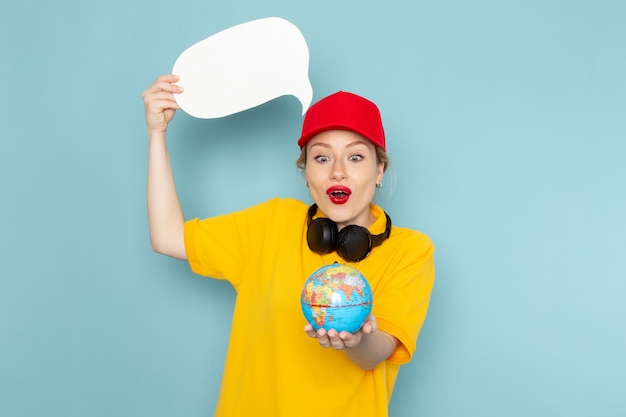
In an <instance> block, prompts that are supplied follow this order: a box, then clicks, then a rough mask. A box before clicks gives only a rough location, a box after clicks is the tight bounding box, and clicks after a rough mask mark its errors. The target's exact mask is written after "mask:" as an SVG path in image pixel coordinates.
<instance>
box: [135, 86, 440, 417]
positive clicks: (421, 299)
mask: <svg viewBox="0 0 626 417" xmlns="http://www.w3.org/2000/svg"><path fill="white" fill-rule="evenodd" d="M177 81H178V77H177V76H175V75H165V76H162V77H159V78H157V80H156V81H155V82H154V83H153V84H152V85H151V86H150V87H148V89H147V90H146V91H145V92H144V94H143V98H144V103H145V111H146V124H147V129H148V139H149V161H148V190H147V199H148V220H149V227H150V237H151V244H152V248H153V250H155V251H156V252H158V253H161V254H164V255H168V256H172V257H175V258H179V259H183V260H187V261H188V262H189V265H190V267H191V269H192V270H193V271H194V272H195V273H197V274H199V275H203V276H207V277H212V278H216V279H224V280H227V281H229V282H230V283H231V284H232V285H233V287H234V288H235V290H236V292H237V299H236V303H235V311H234V316H233V323H232V329H231V335H230V341H229V346H228V354H227V358H226V364H225V368H224V375H223V379H222V388H221V392H220V397H219V400H218V404H217V408H216V411H215V415H216V416H228V417H235V416H245V417H248V416H254V415H262V416H289V417H291V416H319V415H320V414H323V415H338V416H357V415H358V416H386V415H387V413H388V411H387V409H388V403H389V400H390V398H391V393H392V391H393V387H394V383H395V380H396V377H397V375H398V371H399V367H400V365H401V364H404V363H406V362H408V361H409V360H410V359H411V357H412V355H413V352H414V350H415V343H416V341H417V337H418V334H419V331H420V329H421V326H422V323H423V321H424V319H425V317H426V312H427V309H428V303H429V300H430V293H431V290H432V286H433V281H434V264H433V251H434V248H433V245H432V243H431V241H430V240H429V239H428V237H427V236H425V235H424V234H422V233H419V232H416V231H413V230H410V229H407V228H400V227H396V226H392V224H391V219H390V218H389V216H388V215H387V214H386V213H385V212H384V211H383V210H382V209H381V208H380V207H378V206H377V205H375V204H374V203H373V202H372V201H373V198H374V194H375V191H376V188H377V187H380V186H381V183H382V180H383V176H384V173H385V169H386V167H387V162H388V161H387V156H386V154H385V148H386V140H385V133H384V130H383V125H382V121H381V117H380V113H379V110H378V108H377V106H376V105H375V104H374V103H372V102H371V101H369V100H367V99H365V98H363V97H360V96H358V95H355V94H351V93H346V92H338V93H335V94H332V95H330V96H328V97H326V98H324V99H322V100H320V101H319V102H317V103H315V104H314V105H313V106H311V108H310V109H309V110H308V111H307V114H306V116H305V119H304V123H303V128H302V135H301V137H300V138H299V140H298V145H299V146H300V149H301V155H300V158H299V159H298V166H300V167H301V168H302V169H303V171H304V176H305V179H306V184H307V188H308V189H309V192H310V195H311V198H312V200H313V202H314V204H313V205H311V206H309V205H307V204H305V203H303V202H300V201H297V200H294V199H279V198H274V199H271V200H269V201H266V202H263V203H260V204H258V205H256V206H253V207H250V208H248V209H245V210H242V211H238V212H234V213H229V214H225V215H220V216H216V217H213V218H209V219H202V220H200V219H197V218H196V219H191V220H187V221H186V220H185V219H184V217H183V211H182V209H181V206H180V202H179V199H178V196H177V193H176V187H175V184H174V179H173V174H172V167H171V163H170V159H169V156H168V150H167V145H166V129H167V125H168V123H169V122H170V121H171V120H172V117H174V114H175V111H176V110H177V109H179V107H178V105H177V103H176V101H175V99H174V94H175V93H180V92H182V89H181V88H180V87H178V86H177V85H175V83H176V82H177ZM334 262H340V263H344V264H347V265H350V266H353V267H355V268H356V269H358V270H359V271H360V272H361V273H362V274H363V275H364V276H365V277H366V278H367V280H368V282H369V283H370V285H371V287H372V291H373V295H374V303H373V310H372V314H370V316H369V317H368V319H367V320H366V322H365V324H364V325H363V327H362V328H361V329H360V330H359V331H357V332H356V333H353V334H352V333H348V332H345V331H343V332H340V333H339V332H337V331H335V330H329V331H325V330H324V329H320V330H318V331H317V332H316V331H315V330H314V329H313V328H312V326H311V325H310V324H307V323H306V321H305V319H304V316H303V314H302V311H301V308H300V292H301V290H302V286H303V284H304V282H305V281H306V279H307V278H308V277H309V275H310V274H311V273H312V272H313V271H315V270H317V269H318V268H320V267H322V266H324V265H327V264H331V263H334Z"/></svg>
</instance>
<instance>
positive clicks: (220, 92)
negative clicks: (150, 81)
mask: <svg viewBox="0 0 626 417" xmlns="http://www.w3.org/2000/svg"><path fill="white" fill-rule="evenodd" d="M308 70H309V49H308V47H307V44H306V41H305V39H304V36H302V33H301V32H300V30H298V28H297V27H296V26H294V25H293V24H292V23H290V22H288V21H287V20H285V19H282V18H278V17H270V18H265V19H259V20H253V21H251V22H247V23H242V24H240V25H237V26H233V27H231V28H229V29H226V30H223V31H221V32H218V33H216V34H214V35H212V36H210V37H208V38H206V39H204V40H202V41H200V42H198V43H196V44H195V45H192V46H191V47H189V48H188V49H187V50H185V51H184V52H183V53H182V54H181V55H180V56H179V57H178V59H177V60H176V63H175V64H174V68H173V70H172V73H174V74H176V75H179V76H180V80H179V81H178V83H177V84H178V85H180V86H181V87H183V89H184V92H183V93H182V94H176V95H175V97H176V102H177V103H178V105H179V106H180V107H181V108H182V109H183V110H184V111H185V112H187V113H189V114H190V115H191V116H194V117H198V118H202V119H211V118H217V117H224V116H228V115H231V114H234V113H238V112H240V111H243V110H247V109H250V108H252V107H256V106H258V105H261V104H263V103H266V102H268V101H270V100H273V99H275V98H277V97H280V96H283V95H293V96H295V97H297V98H298V100H300V103H301V104H302V114H304V113H306V111H307V109H308V108H309V105H310V104H311V100H312V98H313V88H312V87H311V82H310V81H309V76H308Z"/></svg>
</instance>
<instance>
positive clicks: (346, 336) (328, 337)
mask: <svg viewBox="0 0 626 417" xmlns="http://www.w3.org/2000/svg"><path fill="white" fill-rule="evenodd" d="M377 329H378V325H377V323H376V317H375V316H374V315H373V314H371V313H370V314H369V315H368V316H367V318H366V319H365V323H364V324H363V326H362V327H361V329H360V330H358V331H357V332H355V333H350V332H347V331H345V330H344V331H342V332H338V331H337V330H335V329H330V330H328V331H326V330H325V329H319V330H318V331H315V329H313V326H311V325H310V324H307V325H306V326H304V331H305V333H306V334H307V335H309V336H310V337H313V338H316V339H317V341H318V342H319V344H320V346H321V347H323V348H333V349H335V350H344V349H350V348H354V347H357V346H359V345H360V344H361V341H362V339H363V337H364V336H365V335H367V334H370V333H373V332H374V331H376V330H377Z"/></svg>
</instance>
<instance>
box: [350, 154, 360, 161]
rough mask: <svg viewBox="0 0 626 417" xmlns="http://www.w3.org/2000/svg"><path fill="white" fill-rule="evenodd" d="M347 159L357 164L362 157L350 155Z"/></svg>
mask: <svg viewBox="0 0 626 417" xmlns="http://www.w3.org/2000/svg"><path fill="white" fill-rule="evenodd" d="M349 159H350V161H352V162H359V161H361V160H362V159H363V155H352V156H350V158H349Z"/></svg>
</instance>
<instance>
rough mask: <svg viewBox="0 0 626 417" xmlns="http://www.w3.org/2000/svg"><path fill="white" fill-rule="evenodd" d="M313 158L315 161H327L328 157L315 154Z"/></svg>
mask: <svg viewBox="0 0 626 417" xmlns="http://www.w3.org/2000/svg"><path fill="white" fill-rule="evenodd" d="M315 160H316V161H317V162H328V157H327V156H324V155H320V156H316V157H315Z"/></svg>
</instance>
